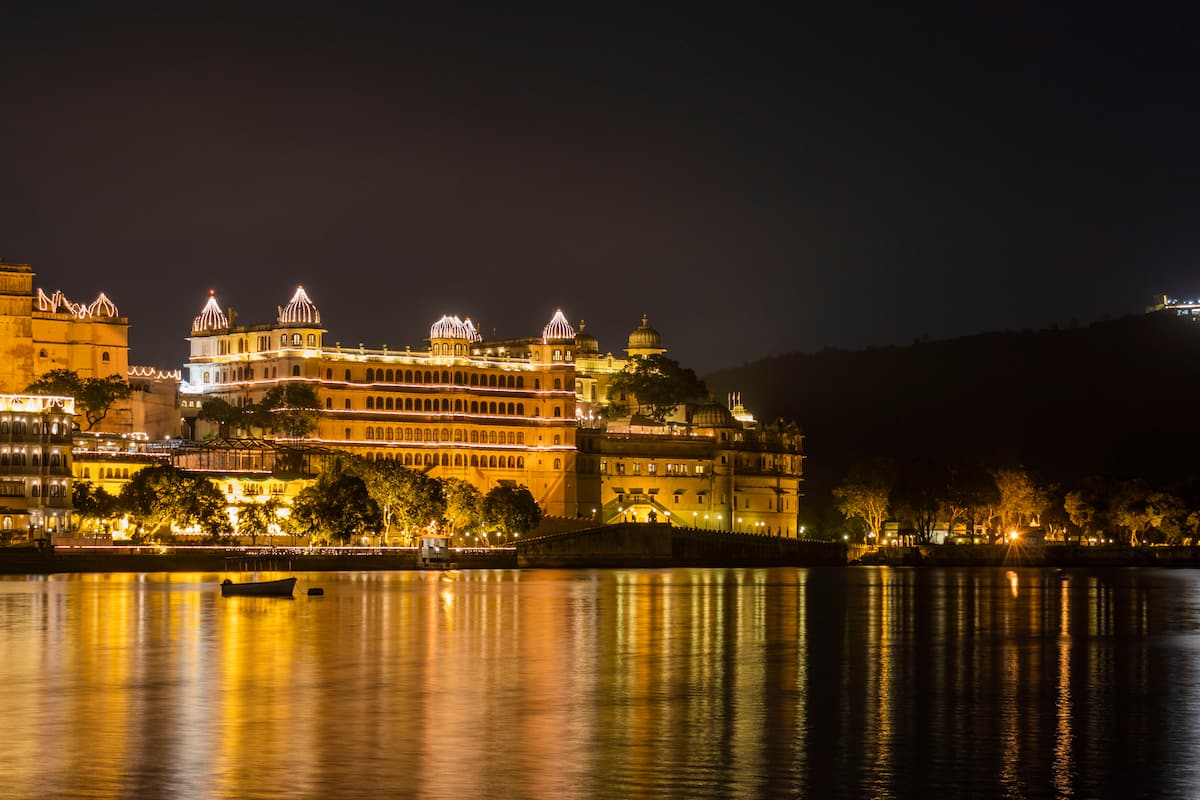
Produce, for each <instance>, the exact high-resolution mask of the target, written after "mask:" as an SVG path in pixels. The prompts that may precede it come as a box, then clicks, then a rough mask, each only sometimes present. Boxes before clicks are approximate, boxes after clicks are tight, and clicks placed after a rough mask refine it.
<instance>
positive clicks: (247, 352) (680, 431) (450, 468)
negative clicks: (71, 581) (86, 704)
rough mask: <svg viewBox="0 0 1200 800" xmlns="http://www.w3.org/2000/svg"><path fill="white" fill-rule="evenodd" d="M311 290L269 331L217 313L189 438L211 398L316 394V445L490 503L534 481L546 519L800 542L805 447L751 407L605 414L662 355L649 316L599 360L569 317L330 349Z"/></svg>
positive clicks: (191, 376)
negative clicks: (285, 390) (496, 335)
mask: <svg viewBox="0 0 1200 800" xmlns="http://www.w3.org/2000/svg"><path fill="white" fill-rule="evenodd" d="M326 333H327V331H326V329H325V328H324V327H323V326H322V322H321V314H320V311H319V309H318V308H317V306H316V305H315V304H314V303H313V302H312V300H311V299H310V298H309V297H308V295H307V293H306V292H305V291H304V289H303V288H298V289H297V290H296V292H295V293H294V295H293V296H292V298H291V300H290V301H289V302H288V303H287V305H285V306H281V307H279V308H278V314H277V316H276V319H275V320H274V321H273V322H271V323H264V324H253V325H239V324H236V320H231V319H230V315H228V314H226V313H225V312H224V311H223V310H222V309H221V307H220V305H219V303H218V301H217V298H216V297H215V295H214V296H211V297H209V299H208V302H207V303H206V304H205V305H204V307H203V308H202V309H201V311H200V313H199V314H198V315H197V316H196V318H195V319H194V320H193V322H192V327H191V335H190V336H189V337H188V341H189V346H190V357H189V359H188V363H187V364H186V365H185V366H184V384H183V389H182V391H183V395H184V399H183V403H182V405H183V410H184V417H185V428H186V431H185V432H186V434H187V435H189V436H191V437H193V438H198V439H202V438H207V437H211V436H212V435H214V434H215V433H216V426H215V425H214V424H212V423H208V422H206V421H204V420H202V419H200V418H199V410H200V408H201V406H202V404H203V402H204V400H206V399H208V398H220V399H222V400H224V401H226V402H228V403H230V404H231V405H234V406H239V405H247V404H250V403H255V402H258V401H259V400H261V399H262V398H263V396H264V395H265V394H266V392H267V391H268V390H270V389H271V388H272V387H274V386H276V385H278V384H281V383H288V382H301V383H304V384H307V385H309V386H311V387H312V388H313V389H314V390H315V391H316V394H317V397H318V402H319V406H320V409H321V414H320V416H319V419H318V423H317V430H316V431H315V433H313V434H312V435H311V436H309V437H307V438H306V440H305V441H306V442H308V443H311V444H315V445H319V446H322V447H326V448H332V449H336V450H341V451H348V452H351V453H355V454H357V455H360V456H364V457H366V458H369V459H375V460H378V459H390V460H395V461H397V462H399V463H402V464H404V465H406V466H411V467H413V468H415V469H422V470H426V471H428V472H429V473H430V474H431V475H433V476H435V477H457V478H461V479H463V480H466V481H468V482H470V483H472V484H473V485H475V486H476V487H478V488H479V489H480V491H482V492H487V491H488V490H489V489H490V488H492V487H494V486H496V485H500V484H509V485H524V486H527V487H528V488H529V489H530V491H531V492H532V493H533V495H534V497H535V498H536V499H537V501H538V503H539V505H541V507H542V510H543V512H544V513H545V514H547V515H549V516H554V517H567V518H583V519H584V520H589V521H590V520H594V521H596V522H603V523H607V522H615V521H620V520H622V519H636V520H638V521H643V522H644V521H647V520H656V521H659V522H669V523H671V524H677V525H688V526H690V525H693V524H695V525H696V526H698V527H704V526H705V524H707V525H708V527H710V528H711V529H723V530H742V531H751V532H753V531H759V532H764V533H765V532H771V533H775V534H779V535H785V536H795V535H796V512H797V509H798V502H799V497H800V482H801V475H802V459H803V456H802V444H803V436H802V434H801V433H800V431H799V429H798V428H796V426H794V425H786V424H783V423H776V424H773V425H768V426H761V425H759V424H758V423H757V422H756V421H755V420H754V419H753V417H752V416H751V415H749V414H748V413H747V412H745V410H744V409H743V408H742V407H741V406H740V405H735V406H734V408H733V409H732V410H731V409H730V408H728V407H726V406H724V405H721V404H719V403H717V402H701V403H692V404H684V405H681V406H680V407H679V408H678V409H677V411H676V414H675V415H674V416H673V417H672V418H671V419H669V420H667V422H665V423H656V422H653V421H650V420H643V419H640V418H638V417H626V418H624V419H619V420H608V419H605V416H606V415H605V414H604V413H603V412H604V409H605V407H606V406H607V405H608V403H609V400H608V397H607V394H608V383H609V381H610V380H611V378H612V377H613V376H614V375H616V374H617V373H619V372H620V371H621V370H622V369H624V367H625V366H626V364H627V363H628V360H629V357H633V356H639V355H653V354H661V353H663V352H665V348H663V346H662V342H661V336H660V335H659V334H658V332H657V331H655V330H654V329H653V328H651V327H650V325H649V323H648V321H647V320H646V319H645V318H643V320H642V325H641V326H640V327H639V328H637V329H636V330H634V331H633V333H631V334H630V337H629V341H628V343H627V347H626V349H625V352H626V357H614V356H613V355H612V354H611V353H607V354H604V355H601V352H600V349H599V345H598V343H597V341H596V339H595V338H594V337H593V336H591V334H588V333H586V331H585V328H584V326H583V324H582V323H581V324H580V331H579V333H578V334H577V333H576V331H575V329H574V328H573V327H572V326H571V324H570V323H569V322H568V321H567V319H566V317H565V316H564V315H563V314H562V312H561V311H557V312H555V314H554V315H553V316H552V317H551V319H550V320H549V321H548V322H547V323H546V325H545V326H544V327H543V329H542V332H541V335H540V336H536V337H529V338H519V339H503V340H492V341H485V340H484V339H483V337H482V336H481V335H480V333H479V331H478V329H477V327H476V326H475V325H474V324H473V323H472V321H471V319H470V318H467V319H460V318H458V317H456V316H443V317H442V318H441V319H439V320H437V321H435V322H434V323H433V324H432V326H431V327H430V331H429V339H428V344H427V346H426V347H424V348H422V349H421V350H419V351H417V350H412V349H410V348H405V349H404V350H400V351H397V350H389V349H387V348H386V347H385V348H381V349H368V348H366V347H364V346H362V345H361V344H360V345H359V346H358V347H343V346H342V345H341V344H340V343H336V342H335V343H334V344H333V346H329V345H328V343H327V342H326V341H325V335H326Z"/></svg>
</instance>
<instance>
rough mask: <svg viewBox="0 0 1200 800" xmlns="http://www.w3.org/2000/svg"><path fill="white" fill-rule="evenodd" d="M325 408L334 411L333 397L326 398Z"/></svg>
mask: <svg viewBox="0 0 1200 800" xmlns="http://www.w3.org/2000/svg"><path fill="white" fill-rule="evenodd" d="M325 407H326V408H328V409H332V408H333V398H332V397H326V398H325Z"/></svg>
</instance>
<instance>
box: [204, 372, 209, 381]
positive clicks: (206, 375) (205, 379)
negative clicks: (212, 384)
mask: <svg viewBox="0 0 1200 800" xmlns="http://www.w3.org/2000/svg"><path fill="white" fill-rule="evenodd" d="M204 382H205V383H208V373H207V372H206V373H204Z"/></svg>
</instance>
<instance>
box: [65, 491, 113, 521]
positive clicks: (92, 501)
mask: <svg viewBox="0 0 1200 800" xmlns="http://www.w3.org/2000/svg"><path fill="white" fill-rule="evenodd" d="M71 505H73V506H74V507H75V516H76V517H78V518H79V524H78V525H77V526H76V527H75V530H79V529H80V528H82V527H83V523H84V522H86V521H88V520H94V521H96V522H100V521H102V520H106V519H109V518H110V517H112V516H113V514H115V513H116V510H117V498H115V497H113V496H112V495H111V494H109V493H108V492H107V491H106V490H105V489H104V487H103V486H94V485H92V483H91V482H90V481H75V482H74V483H72V484H71Z"/></svg>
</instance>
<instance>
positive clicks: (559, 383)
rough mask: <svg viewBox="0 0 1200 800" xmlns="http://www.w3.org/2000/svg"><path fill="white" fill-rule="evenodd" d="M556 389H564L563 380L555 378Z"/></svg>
mask: <svg viewBox="0 0 1200 800" xmlns="http://www.w3.org/2000/svg"><path fill="white" fill-rule="evenodd" d="M554 388H555V389H561V388H562V378H555V379H554Z"/></svg>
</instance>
